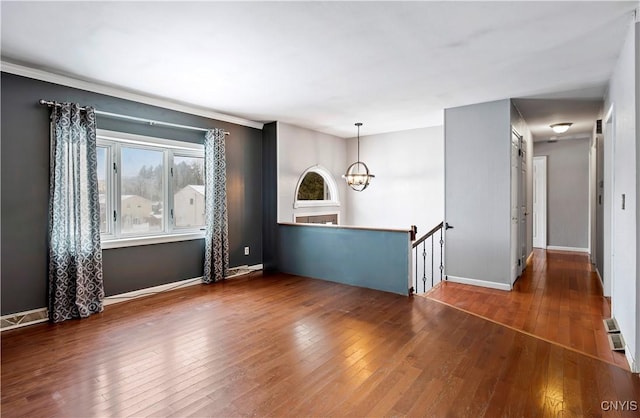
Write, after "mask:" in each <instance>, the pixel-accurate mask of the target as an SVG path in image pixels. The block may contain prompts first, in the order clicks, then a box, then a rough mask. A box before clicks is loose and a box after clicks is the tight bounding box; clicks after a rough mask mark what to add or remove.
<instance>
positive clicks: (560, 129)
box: [549, 122, 573, 134]
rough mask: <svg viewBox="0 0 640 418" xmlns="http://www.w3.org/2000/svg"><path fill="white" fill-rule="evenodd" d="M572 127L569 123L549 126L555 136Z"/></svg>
mask: <svg viewBox="0 0 640 418" xmlns="http://www.w3.org/2000/svg"><path fill="white" fill-rule="evenodd" d="M571 125H573V123H571V122H562V123H554V124H553V125H549V126H550V127H551V129H553V132H555V133H557V134H563V133H565V132H567V131H568V130H569V128H570V127H571Z"/></svg>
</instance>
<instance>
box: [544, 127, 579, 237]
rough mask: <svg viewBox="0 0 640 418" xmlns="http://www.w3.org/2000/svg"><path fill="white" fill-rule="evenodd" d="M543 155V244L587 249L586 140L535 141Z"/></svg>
mask: <svg viewBox="0 0 640 418" xmlns="http://www.w3.org/2000/svg"><path fill="white" fill-rule="evenodd" d="M533 152H534V155H535V156H536V157H537V156H542V155H546V156H547V245H549V246H559V247H571V248H581V249H584V248H589V140H588V139H570V140H561V141H558V142H554V143H548V142H536V143H535V144H534V146H533Z"/></svg>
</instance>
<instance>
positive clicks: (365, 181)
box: [342, 122, 375, 192]
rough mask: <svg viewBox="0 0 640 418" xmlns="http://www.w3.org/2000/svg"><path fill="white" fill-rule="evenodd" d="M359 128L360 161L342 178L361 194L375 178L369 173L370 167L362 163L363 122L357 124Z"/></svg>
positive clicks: (350, 167) (348, 169) (352, 165)
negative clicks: (361, 137)
mask: <svg viewBox="0 0 640 418" xmlns="http://www.w3.org/2000/svg"><path fill="white" fill-rule="evenodd" d="M356 126H357V127H358V160H357V161H356V162H355V163H353V164H351V165H350V166H349V168H347V173H346V174H344V175H343V176H342V178H343V179H345V180H346V181H347V185H348V186H349V187H351V188H352V189H353V190H355V191H356V192H361V191H363V190H364V189H366V188H367V186H368V185H369V182H370V181H371V179H372V178H374V177H375V176H374V175H373V174H371V173H370V172H369V167H367V165H366V164H365V163H363V162H362V161H360V127H361V126H362V123H361V122H358V123H356Z"/></svg>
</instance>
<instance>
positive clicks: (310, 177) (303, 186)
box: [298, 171, 331, 200]
mask: <svg viewBox="0 0 640 418" xmlns="http://www.w3.org/2000/svg"><path fill="white" fill-rule="evenodd" d="M298 200H331V194H330V193H329V187H328V186H327V184H326V183H325V181H324V178H323V177H322V176H321V175H320V174H318V173H316V172H315V171H309V172H308V173H307V174H305V176H304V178H303V179H302V183H300V187H299V188H298Z"/></svg>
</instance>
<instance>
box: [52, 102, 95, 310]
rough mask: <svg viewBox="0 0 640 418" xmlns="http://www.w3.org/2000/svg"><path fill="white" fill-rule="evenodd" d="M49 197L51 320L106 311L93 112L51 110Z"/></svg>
mask: <svg viewBox="0 0 640 418" xmlns="http://www.w3.org/2000/svg"><path fill="white" fill-rule="evenodd" d="M51 121H52V127H51V168H50V179H49V181H50V183H49V187H50V199H49V216H50V219H49V319H50V320H51V321H53V322H60V321H64V320H67V319H70V318H79V317H80V318H84V317H87V316H89V315H91V314H93V313H97V312H101V311H102V300H103V299H104V287H103V281H102V248H101V247H100V203H99V200H98V175H97V159H96V122H95V113H94V109H93V108H87V109H86V110H81V108H80V106H79V105H77V104H71V103H64V104H62V105H57V106H54V107H53V110H52V114H51Z"/></svg>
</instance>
